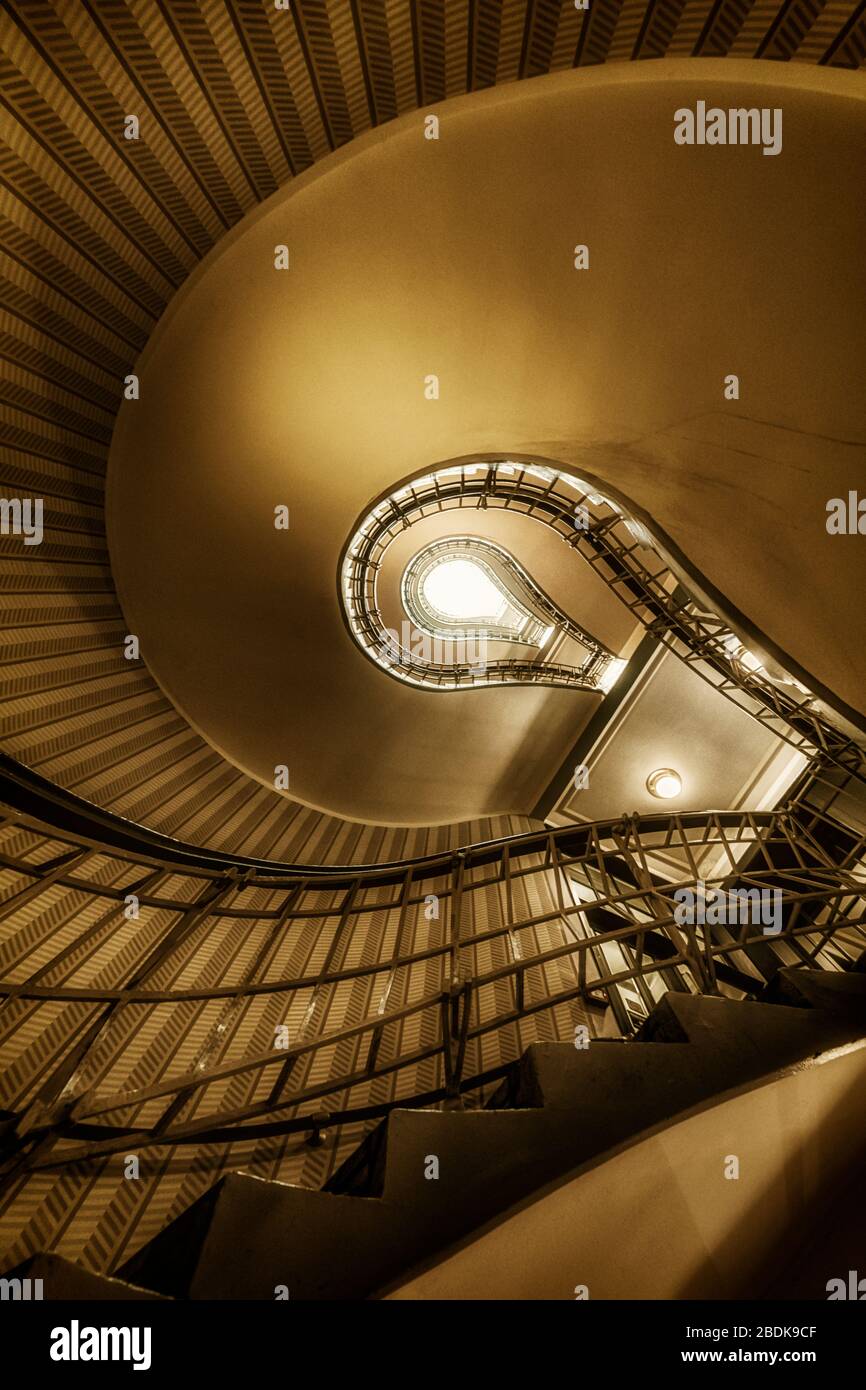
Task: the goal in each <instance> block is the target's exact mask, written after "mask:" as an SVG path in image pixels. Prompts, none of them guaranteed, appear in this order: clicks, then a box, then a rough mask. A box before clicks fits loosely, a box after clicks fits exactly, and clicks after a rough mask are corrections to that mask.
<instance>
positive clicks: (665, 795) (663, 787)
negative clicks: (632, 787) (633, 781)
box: [646, 767, 683, 801]
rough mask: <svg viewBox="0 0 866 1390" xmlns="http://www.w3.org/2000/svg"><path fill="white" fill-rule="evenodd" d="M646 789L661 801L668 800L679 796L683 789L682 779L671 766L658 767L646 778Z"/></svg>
mask: <svg viewBox="0 0 866 1390" xmlns="http://www.w3.org/2000/svg"><path fill="white" fill-rule="evenodd" d="M646 785H647V791H648V792H651V794H652V795H653V796H658V797H660V798H661V800H662V801H670V800H671V799H672V798H673V797H675V796H679V794H680V792H681V791H682V789H683V779H682V777H680V774H679V773H678V772H675V771H674V769H673V768H672V767H659V768H657V769H656V771H655V772H651V773H650V775H649V777H648V778H647V779H646Z"/></svg>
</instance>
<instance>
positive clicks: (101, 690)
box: [0, 0, 866, 861]
mask: <svg viewBox="0 0 866 1390" xmlns="http://www.w3.org/2000/svg"><path fill="white" fill-rule="evenodd" d="M864 34H866V19H864V16H863V14H862V5H857V4H855V3H853V0H851V2H850V3H848V2H847V0H845V2H844V3H837V4H830V5H824V6H818V5H816V4H815V5H813V4H809V5H806V6H803V5H800V6H797V7H792V6H790V5H789V4H787V3H785V4H781V5H779V4H776V3H768V0H755V3H753V4H751V5H749V4H745V3H742V0H728V2H727V3H721V4H720V3H718V0H715V2H713V0H688V3H673V4H665V5H659V4H657V3H656V0H649V3H641V2H640V0H637V2H636V3H632V0H622V3H616V0H594V3H593V5H592V6H591V9H590V10H589V11H588V12H577V11H575V10H574V9H573V8H572V7H571V6H570V5H568V4H560V3H558V0H466V3H465V4H464V3H462V0H455V3H453V4H451V3H449V4H448V5H447V6H443V5H442V4H441V3H440V0H415V2H414V3H410V0H387V3H385V4H382V3H379V0H357V3H352V5H351V6H350V5H349V4H347V3H345V0H328V2H327V3H322V0H294V2H293V4H292V6H291V11H290V12H277V11H275V10H273V9H272V8H271V7H270V6H267V5H265V6H263V5H261V4H260V3H259V2H258V0H225V2H224V0H204V2H203V3H201V4H193V5H185V6H176V5H174V4H170V3H165V4H162V3H153V4H149V5H144V6H137V5H131V4H125V3H113V4H110V5H107V4H99V5H96V4H93V3H87V2H82V3H80V4H77V5H75V6H71V5H68V4H65V3H60V0H57V3H40V4H31V3H13V4H10V5H9V6H8V7H5V8H4V11H3V13H2V14H0V37H2V47H3V52H4V55H5V56H4V60H3V67H2V73H0V78H2V83H3V90H4V97H5V102H6V117H7V122H6V132H5V141H4V144H3V162H4V183H3V189H2V193H0V197H2V217H0V237H2V251H0V254H2V266H0V274H2V279H3V292H2V300H3V323H2V325H0V333H2V342H0V354H2V358H3V363H2V399H0V410H2V452H0V468H2V486H3V493H4V495H5V496H16V495H19V496H34V495H36V496H42V497H44V498H45V507H46V538H45V542H44V544H43V545H42V546H41V547H40V548H39V549H38V550H36V551H34V550H29V549H28V550H27V551H26V552H24V553H22V550H21V547H20V545H19V544H18V543H17V542H16V541H15V539H14V538H11V537H5V536H4V537H0V565H2V570H3V576H4V577H3V582H2V585H0V605H2V643H3V655H2V659H3V664H4V681H3V690H2V701H0V728H2V736H3V746H4V747H5V748H6V749H7V751H9V752H11V753H12V754H13V755H14V756H17V757H19V758H21V759H22V760H23V761H26V762H28V763H30V764H31V765H33V766H35V767H37V768H39V769H40V770H41V771H42V772H44V773H45V774H46V775H48V776H50V777H53V778H55V779H56V780H57V781H58V782H60V783H61V784H63V785H67V786H70V787H72V788H74V789H75V790H77V791H78V792H79V793H81V794H83V795H85V796H87V797H88V798H90V799H92V800H95V801H97V802H99V803H100V804H102V805H106V806H108V807H111V808H112V809H115V810H118V811H120V813H121V814H125V815H127V816H129V817H131V818H133V819H138V820H141V821H144V822H146V823H148V824H150V825H153V826H154V827H155V828H158V829H161V830H163V831H166V832H167V833H170V834H177V835H183V836H185V837H188V838H190V839H192V840H196V841H199V842H200V843H204V844H210V845H215V846H218V847H222V848H226V849H230V850H237V851H239V852H247V853H253V854H264V855H269V854H273V855H276V856H278V857H279V856H285V857H288V858H294V859H302V858H305V857H306V858H309V859H310V860H315V859H328V858H329V859H331V860H344V861H348V860H350V859H352V858H353V857H357V858H360V859H371V858H375V857H377V856H380V855H381V856H382V857H384V858H388V857H399V855H400V854H401V853H414V852H422V851H423V850H424V849H430V848H435V847H439V846H441V845H442V844H443V843H445V842H446V841H444V840H443V838H442V836H443V834H444V835H446V836H452V835H453V840H454V842H457V841H458V840H460V839H465V838H467V835H468V837H469V838H480V837H481V836H483V835H484V834H485V833H503V832H504V831H505V830H507V829H508V828H510V827H509V824H508V823H506V822H501V823H500V822H496V823H494V822H485V823H483V824H476V825H474V826H472V827H465V826H464V827H454V829H453V831H452V830H449V829H448V828H445V829H444V830H443V831H442V832H436V833H435V834H427V833H425V834H424V835H422V838H421V839H418V837H417V835H412V836H410V837H409V838H408V839H407V837H406V836H405V835H403V834H399V835H396V837H395V833H392V832H388V833H384V832H381V831H377V830H376V829H375V827H373V828H371V829H370V830H369V831H367V830H365V829H364V828H363V827H360V826H353V825H343V824H342V823H340V822H339V821H335V820H333V819H331V818H329V817H327V816H323V815H316V814H315V813H314V812H311V811H308V810H306V809H305V808H304V807H303V806H299V805H294V804H292V803H291V801H289V800H288V799H287V798H286V797H278V796H277V795H276V794H275V793H274V792H273V791H270V790H268V788H267V787H265V786H262V785H261V784H259V783H258V782H257V781H255V780H253V779H251V778H250V777H248V776H247V775H246V774H245V773H244V772H243V771H241V770H239V769H238V768H236V767H234V766H233V765H231V764H230V763H228V762H226V761H225V760H224V759H223V758H222V757H221V756H220V755H219V754H218V753H217V752H216V751H215V750H214V749H213V748H211V747H210V746H209V745H208V744H206V743H205V742H203V741H202V739H201V738H200V736H199V735H198V734H197V733H196V732H195V731H194V730H193V729H191V728H190V727H189V725H188V724H187V723H186V721H185V720H184V719H183V717H182V716H181V715H180V714H179V713H178V712H177V711H176V710H175V709H174V708H173V707H172V705H171V704H170V703H169V702H168V701H167V700H166V699H165V697H164V696H163V694H162V692H161V691H160V689H159V688H158V687H157V685H156V684H155V682H154V681H153V679H152V677H151V675H150V673H149V671H148V669H147V667H146V665H145V664H143V663H140V662H137V663H130V662H127V661H125V660H124V659H123V655H122V639H123V635H124V633H125V632H126V631H127V630H128V624H127V623H126V621H125V620H124V616H123V614H122V613H121V611H120V609H119V606H118V604H117V600H116V597H115V593H114V586H113V581H112V575H111V572H110V569H109V565H108V556H107V551H106V545H105V537H104V531H103V521H102V488H103V475H104V471H105V462H106V457H107V452H108V442H109V438H110V433H111V428H112V422H113V417H114V412H115V410H116V407H117V405H118V402H119V399H120V392H121V383H122V380H123V377H124V375H125V374H126V372H127V371H129V370H130V368H131V366H132V364H133V363H134V362H135V359H136V357H137V355H138V353H139V352H140V350H141V348H142V346H143V345H144V343H145V342H146V341H147V338H148V336H149V334H150V332H151V329H152V327H153V325H154V323H155V322H156V320H157V319H158V318H159V316H160V315H161V313H162V311H163V309H164V307H165V305H166V303H167V302H168V301H169V300H170V298H171V296H172V295H173V293H174V291H175V290H176V288H177V287H178V286H179V285H180V284H181V283H182V282H183V280H184V279H185V277H186V276H187V275H188V273H189V271H190V270H191V269H192V268H193V267H194V266H195V265H196V264H197V262H198V261H199V260H200V258H201V257H202V256H203V255H205V254H206V253H207V251H208V250H209V248H210V247H211V246H213V245H214V244H215V243H216V242H218V241H219V239H220V237H221V236H223V235H224V233H225V231H226V229H227V228H229V227H231V226H232V225H234V224H235V223H237V222H238V220H239V219H240V218H241V217H242V216H243V214H244V213H245V212H247V211H248V210H249V209H250V208H253V207H255V206H256V204H257V202H259V201H260V200H261V199H262V198H265V197H267V196H268V195H269V194H270V193H272V192H273V191H274V190H275V189H276V188H278V187H279V186H281V185H283V184H284V183H285V182H286V181H287V180H288V179H290V178H291V177H292V175H294V174H296V173H298V172H300V171H302V170H304V169H305V168H307V167H308V166H309V165H310V164H312V163H313V162H314V161H315V160H317V159H319V158H321V157H322V156H323V155H326V154H327V153H328V152H329V151H330V150H332V149H334V148H336V147H337V146H339V145H342V144H345V143H346V142H347V141H349V140H351V139H352V138H353V136H357V135H358V134H360V133H361V132H363V131H364V130H366V129H368V128H369V127H370V126H372V125H377V124H381V123H382V122H387V121H389V120H391V119H392V118H393V117H394V116H395V115H397V114H400V113H402V112H406V111H409V110H411V109H414V108H415V107H417V106H428V105H429V104H430V103H431V102H440V101H442V100H443V98H445V97H449V96H453V95H456V94H458V93H460V92H462V91H465V90H467V89H468V90H473V89H476V90H477V89H479V88H482V87H486V86H490V85H492V84H494V83H500V84H501V83H510V82H514V80H515V79H520V78H527V77H533V76H536V75H538V74H540V73H544V72H547V71H549V70H556V69H563V68H569V67H572V66H574V67H577V68H583V67H586V66H587V65H591V64H597V63H600V62H606V63H618V62H621V61H622V60H627V59H630V58H633V59H637V60H641V59H645V58H654V59H655V58H658V57H662V56H663V55H665V54H666V53H667V54H670V55H685V54H691V53H693V54H695V55H702V56H705V57H706V56H707V55H712V56H717V55H722V54H729V55H730V56H731V57H733V58H743V57H752V58H753V57H762V58H770V59H776V60H783V61H784V60H787V59H793V60H794V62H795V65H796V67H797V68H798V69H799V70H800V71H801V72H805V71H807V70H808V65H810V64H819V65H822V68H823V69H826V68H827V67H832V68H843V69H844V68H856V67H857V66H858V65H859V64H860V63H861V62H862V60H863V57H864V52H866V44H864ZM704 67H705V64H702V65H701V68H702V70H703V69H704ZM657 69H658V65H657V64H656V63H653V64H652V65H651V68H650V69H646V71H647V72H648V73H650V72H652V71H653V70H655V71H657ZM774 70H775V71H778V72H779V73H782V72H783V71H784V69H782V68H779V67H778V63H777V65H776V68H775V69H774ZM586 75H587V74H586V73H581V74H580V75H579V76H578V74H575V80H576V81H581V80H583V78H584V77H585V76H586ZM129 111H137V112H139V113H140V114H141V116H142V121H141V134H140V139H139V140H138V141H137V142H134V143H133V142H126V141H124V140H123V139H122V138H121V133H120V132H121V130H122V126H123V116H124V114H125V113H127V112H129ZM830 195H831V197H832V189H831V190H830ZM804 273H805V262H804ZM801 279H802V276H800V277H799V278H798V277H795V278H794V281H793V282H792V286H791V289H792V293H797V292H798V290H799V284H800V280H801ZM791 442H792V443H793V444H794V445H795V448H794V457H795V466H797V462H796V449H797V447H798V444H797V442H796V441H791ZM364 500H366V499H364ZM696 558H698V559H700V556H698V557H696ZM747 607H748V606H747ZM777 635H778V634H777ZM849 649H853V643H849ZM813 665H817V663H815V662H813ZM825 674H827V676H828V679H829V678H830V675H831V674H832V673H826V672H825ZM520 824H522V822H520V821H519V820H517V821H514V822H513V823H511V828H518V826H519V825H520Z"/></svg>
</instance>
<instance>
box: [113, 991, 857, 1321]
mask: <svg viewBox="0 0 866 1390" xmlns="http://www.w3.org/2000/svg"><path fill="white" fill-rule="evenodd" d="M792 973H794V974H803V972H792ZM822 973H823V972H809V974H810V975H811V974H816V975H821V974H822ZM813 985H814V986H815V989H819V986H820V982H819V981H809V982H808V983H807V985H806V988H810V989H811V988H812V986H813ZM813 992H814V991H813ZM838 997H840V996H839V995H838V994H832V999H833V1000H834V1001H835V1000H836V999H837V998H838ZM864 1032H866V1017H862V1018H861V1017H860V1016H859V1015H858V1016H856V1017H855V1016H853V1015H852V1014H851V1013H850V1010H848V1009H847V1006H846V1007H845V1008H841V1009H836V1008H835V1007H834V1009H833V1010H827V1009H824V1008H823V1007H822V1008H820V1009H819V1008H815V1007H809V1008H800V1007H788V1006H786V1005H780V1004H774V1005H771V1006H770V1005H767V1004H761V1003H752V1002H748V1001H742V1002H741V1001H734V1000H727V999H720V998H715V997H705V996H695V995H685V994H678V993H669V994H667V995H666V996H665V997H664V999H663V1000H662V1001H661V1003H660V1004H659V1005H658V1007H657V1008H656V1010H655V1011H654V1013H653V1015H652V1018H651V1019H650V1020H648V1023H647V1026H646V1029H645V1034H644V1036H645V1037H646V1038H647V1039H648V1040H646V1041H643V1040H637V1041H627V1042H611V1043H608V1042H596V1043H591V1044H590V1045H589V1047H587V1048H586V1049H579V1048H575V1047H573V1046H571V1045H569V1044H565V1043H536V1044H533V1045H532V1046H531V1047H529V1048H528V1049H527V1051H526V1053H525V1054H524V1055H523V1057H521V1059H520V1061H519V1062H518V1063H516V1064H515V1068H514V1075H513V1077H512V1078H511V1082H510V1085H509V1086H508V1087H507V1088H504V1089H502V1090H501V1091H500V1093H499V1095H500V1098H501V1099H502V1100H504V1101H505V1102H506V1104H503V1105H501V1106H500V1107H498V1108H488V1109H485V1110H466V1111H458V1110H450V1111H440V1110H420V1109H402V1110H394V1111H392V1112H391V1114H390V1115H389V1116H388V1118H387V1119H386V1120H385V1121H383V1122H382V1123H381V1124H380V1125H378V1126H377V1127H376V1129H375V1130H373V1131H372V1133H371V1134H370V1135H368V1136H367V1137H366V1139H365V1140H364V1142H363V1144H362V1145H361V1146H360V1148H359V1149H358V1150H356V1152H355V1153H354V1154H353V1155H352V1156H351V1157H350V1158H349V1159H348V1160H347V1162H346V1163H344V1164H343V1165H342V1167H341V1168H340V1169H339V1170H338V1171H337V1172H336V1173H335V1174H334V1175H333V1177H332V1179H331V1180H330V1182H329V1183H328V1185H327V1189H326V1190H323V1191H321V1192H314V1191H312V1190H310V1189H308V1188H300V1187H292V1186H289V1185H287V1184H280V1183H273V1182H266V1181H264V1180H262V1179H259V1178H254V1177H250V1176H247V1175H245V1174H241V1173H237V1174H230V1175H229V1176H227V1177H225V1178H223V1179H221V1180H220V1181H219V1182H218V1183H217V1184H216V1185H215V1186H214V1187H213V1188H212V1189H211V1190H210V1192H208V1193H206V1194H205V1195H204V1196H203V1197H202V1198H200V1199H199V1201H198V1202H196V1203H194V1204H193V1205H192V1206H191V1207H190V1208H189V1209H188V1210H187V1211H186V1212H185V1213H184V1214H183V1215H182V1216H181V1217H179V1218H178V1219H177V1220H176V1221H174V1222H172V1223H171V1225H170V1226H168V1227H167V1228H166V1229H165V1230H164V1231H163V1232H161V1233H160V1234H159V1235H158V1236H157V1237H156V1238H155V1239H154V1240H153V1241H151V1242H150V1243H149V1244H148V1245H147V1246H145V1247H143V1249H142V1250H140V1251H139V1252H138V1253H137V1254H136V1255H135V1256H133V1257H132V1259H130V1260H129V1261H127V1263H126V1264H125V1265H124V1266H123V1267H122V1268H121V1270H120V1271H119V1273H120V1275H121V1277H123V1278H125V1279H130V1280H134V1281H136V1282H138V1283H141V1284H143V1285H145V1286H146V1287H148V1288H153V1289H156V1290H159V1291H160V1292H162V1293H165V1294H167V1295H171V1296H173V1297H177V1298H193V1299H201V1298H213V1299H233V1298H247V1299H250V1298H252V1299H273V1298H275V1297H278V1296H280V1294H279V1292H278V1291H282V1290H283V1289H285V1290H287V1291H288V1296H289V1297H290V1298H302V1299H344V1298H363V1297H365V1296H367V1295H368V1294H370V1293H372V1292H373V1291H375V1290H376V1289H377V1288H379V1287H382V1286H383V1285H384V1284H386V1283H387V1282H388V1281H389V1280H392V1279H394V1278H395V1277H397V1275H398V1274H399V1273H400V1272H401V1271H402V1270H404V1269H406V1268H408V1267H410V1266H411V1265H412V1264H414V1263H416V1262H417V1261H418V1260H419V1259H422V1258H424V1257H427V1256H429V1255H431V1254H433V1253H435V1252H436V1251H437V1250H440V1249H442V1248H443V1247H444V1246H445V1245H447V1244H448V1243H450V1242H453V1241H455V1240H457V1239H459V1238H461V1237H462V1236H465V1235H466V1234H468V1233H469V1232H471V1231H472V1230H474V1229H475V1228H477V1227H478V1226H479V1225H480V1224H481V1223H483V1222H484V1221H487V1220H489V1219H490V1218H491V1217H492V1216H494V1215H496V1214H497V1213H499V1212H501V1211H503V1210H505V1209H506V1208H508V1207H509V1206H510V1205H511V1204H512V1203H514V1202H515V1201H518V1200H519V1199H521V1198H523V1197H525V1196H527V1195H528V1194H530V1193H532V1192H533V1191H535V1190H537V1189H538V1188H539V1187H540V1186H542V1185H543V1184H544V1183H546V1182H548V1181H550V1180H552V1179H553V1178H555V1177H557V1176H558V1175H560V1174H562V1173H565V1172H567V1171H569V1170H570V1169H572V1168H574V1167H575V1166H576V1165H578V1164H580V1163H584V1162H587V1161H589V1160H590V1159H594V1158H597V1157H599V1156H600V1155H602V1154H604V1153H605V1152H607V1151H608V1150H610V1149H612V1148H614V1147H616V1146H617V1145H620V1144H622V1143H623V1142H625V1141H626V1140H628V1139H630V1138H633V1137H634V1136H636V1135H637V1134H639V1133H641V1132H643V1131H645V1130H648V1129H651V1128H652V1127H653V1126H655V1125H658V1124H659V1123H661V1122H663V1121H667V1120H670V1119H672V1118H673V1117H674V1116H676V1115H679V1114H681V1113H682V1112H684V1111H687V1110H689V1109H691V1108H692V1107H695V1106H697V1105H699V1104H702V1103H705V1102H706V1101H707V1100H708V1099H709V1098H712V1097H716V1096H719V1095H720V1094H722V1093H723V1092H725V1091H728V1090H731V1089H733V1088H735V1087H738V1086H741V1085H743V1084H744V1083H747V1082H750V1081H752V1080H755V1079H757V1078H759V1077H762V1076H766V1075H767V1074H769V1073H771V1072H774V1071H777V1070H779V1069H781V1068H783V1067H785V1066H790V1065H791V1064H793V1063H796V1062H797V1061H800V1060H802V1059H804V1058H807V1057H810V1056H816V1055H818V1054H820V1053H821V1052H824V1051H828V1050H830V1049H831V1048H833V1047H835V1046H837V1045H838V1044H840V1043H841V1042H843V1041H846V1040H851V1039H853V1038H854V1037H860V1036H862V1035H863V1033H864ZM434 1170H435V1176H434ZM347 1251H351V1252H352V1255H351V1258H350V1259H349V1258H347V1256H346V1252H347ZM282 1296H285V1294H283V1295H282Z"/></svg>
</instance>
